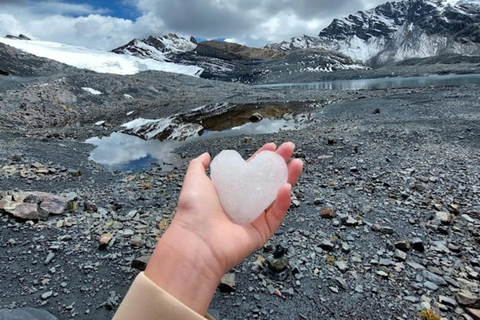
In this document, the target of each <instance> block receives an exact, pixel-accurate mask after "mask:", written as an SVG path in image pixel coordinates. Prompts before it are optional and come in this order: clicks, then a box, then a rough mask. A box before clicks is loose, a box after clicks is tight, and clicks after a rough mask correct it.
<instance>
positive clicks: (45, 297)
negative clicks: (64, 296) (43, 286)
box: [41, 291, 53, 300]
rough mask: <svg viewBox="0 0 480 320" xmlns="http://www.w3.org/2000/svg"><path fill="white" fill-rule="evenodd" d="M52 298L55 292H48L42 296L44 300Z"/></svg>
mask: <svg viewBox="0 0 480 320" xmlns="http://www.w3.org/2000/svg"><path fill="white" fill-rule="evenodd" d="M51 296H53V291H47V292H44V293H42V295H41V297H42V299H43V300H47V299H48V298H50V297H51Z"/></svg>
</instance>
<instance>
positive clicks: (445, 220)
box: [435, 211, 455, 225]
mask: <svg viewBox="0 0 480 320" xmlns="http://www.w3.org/2000/svg"><path fill="white" fill-rule="evenodd" d="M435 219H437V220H439V221H440V222H441V223H442V224H444V225H450V224H452V223H453V220H454V219H455V216H454V215H453V214H451V213H449V212H444V211H439V212H437V213H436V214H435Z"/></svg>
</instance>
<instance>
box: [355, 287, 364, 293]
mask: <svg viewBox="0 0 480 320" xmlns="http://www.w3.org/2000/svg"><path fill="white" fill-rule="evenodd" d="M355 291H356V292H358V293H363V286H361V285H358V286H356V287H355Z"/></svg>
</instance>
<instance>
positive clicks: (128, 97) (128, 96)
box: [123, 93, 133, 99]
mask: <svg viewBox="0 0 480 320" xmlns="http://www.w3.org/2000/svg"><path fill="white" fill-rule="evenodd" d="M123 96H124V97H125V98H127V99H133V97H132V96H131V95H129V94H126V93H125V94H124V95H123Z"/></svg>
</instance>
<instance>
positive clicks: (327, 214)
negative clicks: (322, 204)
mask: <svg viewBox="0 0 480 320" xmlns="http://www.w3.org/2000/svg"><path fill="white" fill-rule="evenodd" d="M320 217H322V218H324V219H333V218H335V212H333V209H330V208H323V209H322V210H321V211H320Z"/></svg>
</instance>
